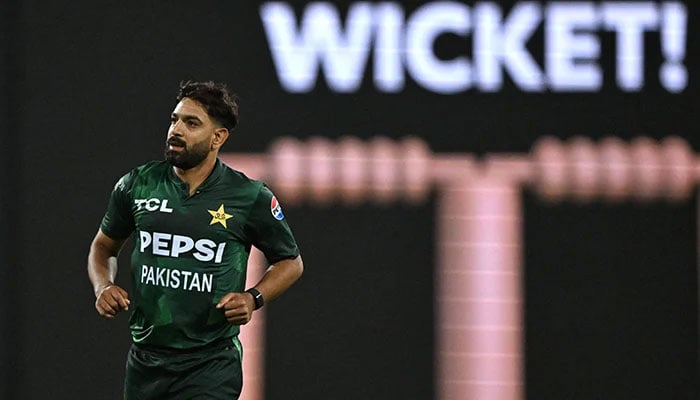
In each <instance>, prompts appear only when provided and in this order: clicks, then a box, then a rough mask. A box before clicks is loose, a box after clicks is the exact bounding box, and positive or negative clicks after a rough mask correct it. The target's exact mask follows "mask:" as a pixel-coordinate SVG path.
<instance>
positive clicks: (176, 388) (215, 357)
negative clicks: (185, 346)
mask: <svg viewBox="0 0 700 400" xmlns="http://www.w3.org/2000/svg"><path fill="white" fill-rule="evenodd" d="M242 386H243V372H242V368H241V346H240V342H239V341H238V338H232V339H227V340H223V341H219V342H216V343H213V344H211V345H208V346H205V347H203V348H199V349H195V350H186V351H183V350H176V349H161V348H153V347H149V346H143V345H138V344H134V345H132V346H131V349H130V350H129V355H128V357H127V361H126V378H125V380H124V400H194V399H201V400H235V399H238V396H239V395H240V394H241V388H242Z"/></svg>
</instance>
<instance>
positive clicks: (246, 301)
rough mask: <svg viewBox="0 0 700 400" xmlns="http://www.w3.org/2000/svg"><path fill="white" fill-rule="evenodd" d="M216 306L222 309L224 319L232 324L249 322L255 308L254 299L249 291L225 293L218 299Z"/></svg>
mask: <svg viewBox="0 0 700 400" xmlns="http://www.w3.org/2000/svg"><path fill="white" fill-rule="evenodd" d="M216 308H221V309H223V310H224V315H225V316H226V320H227V321H228V322H229V323H231V324H233V325H245V324H247V323H248V322H250V319H251V318H252V316H253V309H255V300H254V299H253V295H252V294H250V293H227V294H225V295H224V297H222V298H221V300H219V304H217V305H216Z"/></svg>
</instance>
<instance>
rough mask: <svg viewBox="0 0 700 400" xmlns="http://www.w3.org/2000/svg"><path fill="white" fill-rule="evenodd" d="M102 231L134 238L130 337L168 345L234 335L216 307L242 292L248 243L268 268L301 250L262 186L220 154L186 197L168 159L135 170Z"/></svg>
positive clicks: (116, 193) (113, 199) (117, 189)
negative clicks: (268, 264)
mask: <svg viewBox="0 0 700 400" xmlns="http://www.w3.org/2000/svg"><path fill="white" fill-rule="evenodd" d="M100 229H101V230H102V232H103V233H104V234H106V235H107V236H109V237H110V238H112V239H116V240H120V239H125V238H127V237H129V236H130V235H131V234H132V233H133V234H134V250H133V252H132V256H131V278H132V283H133V291H134V292H133V293H132V294H131V298H132V304H131V309H132V310H133V313H132V315H131V318H130V320H129V326H130V329H131V335H132V338H133V341H134V342H136V343H144V344H150V345H157V346H165V347H171V348H192V347H197V346H202V345H205V344H208V343H211V342H213V341H216V340H218V339H221V338H226V337H233V336H236V335H237V334H238V332H239V328H238V327H237V326H234V325H231V324H229V323H228V322H227V321H226V318H225V316H224V311H223V310H222V309H217V308H216V307H215V306H216V304H217V303H218V301H219V300H220V299H221V297H223V295H224V294H226V293H228V292H242V291H243V290H244V289H245V288H244V285H245V280H246V267H247V262H248V256H249V254H250V248H251V246H255V247H257V248H258V249H260V250H261V251H262V252H263V253H264V254H265V257H267V260H268V262H269V263H271V264H273V263H275V262H277V261H280V260H283V259H289V258H294V257H296V256H297V255H298V254H299V250H298V248H297V244H296V242H295V240H294V237H293V236H292V233H291V231H290V229H289V226H288V224H287V222H286V220H285V218H284V214H283V213H282V209H281V207H280V205H279V203H278V202H277V199H276V198H275V196H274V195H273V194H272V192H271V191H270V190H269V189H268V188H267V186H265V184H264V183H262V182H260V181H256V180H253V179H249V178H248V177H246V176H245V175H244V174H242V173H240V172H238V171H235V170H233V169H231V168H229V167H227V166H226V165H224V164H223V163H222V162H221V161H219V160H217V163H216V166H215V167H214V170H213V171H212V173H211V174H210V176H209V177H208V178H207V179H206V180H205V181H204V182H203V183H202V184H201V185H200V186H199V187H198V188H197V190H196V192H195V193H194V194H193V195H192V196H189V189H188V187H187V184H185V183H184V182H182V181H181V180H180V179H179V178H178V177H177V175H175V173H174V171H173V168H172V166H171V165H170V164H168V163H167V162H165V161H153V162H150V163H147V164H144V165H142V166H140V167H137V168H135V169H134V170H132V171H130V172H129V173H127V174H126V175H124V176H123V177H122V178H121V179H120V180H119V181H118V182H117V184H116V185H115V186H114V189H113V191H112V194H111V196H110V200H109V206H108V209H107V212H106V213H105V216H104V218H103V219H102V223H101V225H100Z"/></svg>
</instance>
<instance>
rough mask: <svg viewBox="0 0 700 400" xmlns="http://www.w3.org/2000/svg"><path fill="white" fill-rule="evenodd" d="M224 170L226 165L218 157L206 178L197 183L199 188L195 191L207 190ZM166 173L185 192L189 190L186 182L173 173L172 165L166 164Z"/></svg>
mask: <svg viewBox="0 0 700 400" xmlns="http://www.w3.org/2000/svg"><path fill="white" fill-rule="evenodd" d="M225 170H226V165H224V163H223V162H221V160H220V159H218V158H217V159H216V163H215V164H214V168H213V169H212V171H211V173H210V174H209V176H208V177H207V179H205V180H204V182H202V184H201V185H199V188H197V192H201V191H202V190H207V189H208V188H210V187H212V186H214V185H215V184H216V183H217V182H218V181H219V179H220V178H221V176H222V175H223V174H224V171H225ZM168 175H169V176H170V179H171V180H172V181H173V183H175V184H176V185H179V186H180V187H181V189H182V190H183V191H184V192H185V193H188V192H189V188H188V187H187V184H186V183H185V182H183V181H182V180H181V179H180V177H179V176H177V175H176V174H175V171H173V166H172V165H168Z"/></svg>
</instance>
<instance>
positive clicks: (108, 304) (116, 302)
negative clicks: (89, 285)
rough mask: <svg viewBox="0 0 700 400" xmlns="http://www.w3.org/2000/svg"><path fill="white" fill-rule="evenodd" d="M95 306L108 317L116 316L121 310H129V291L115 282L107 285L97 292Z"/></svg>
mask: <svg viewBox="0 0 700 400" xmlns="http://www.w3.org/2000/svg"><path fill="white" fill-rule="evenodd" d="M95 296H97V300H95V308H96V309H97V312H98V313H99V314H100V315H101V316H103V317H106V318H114V316H115V315H117V313H118V312H119V311H127V310H129V304H131V301H130V300H129V293H127V292H126V290H124V289H122V288H120V287H119V286H117V285H115V284H109V285H105V286H103V287H102V288H100V289H98V290H97V291H96V292H95Z"/></svg>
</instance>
